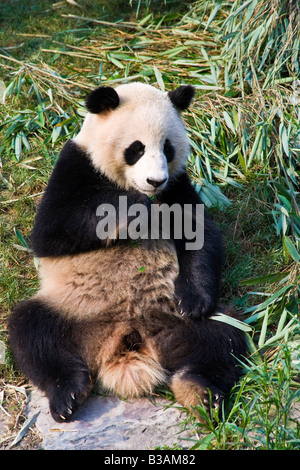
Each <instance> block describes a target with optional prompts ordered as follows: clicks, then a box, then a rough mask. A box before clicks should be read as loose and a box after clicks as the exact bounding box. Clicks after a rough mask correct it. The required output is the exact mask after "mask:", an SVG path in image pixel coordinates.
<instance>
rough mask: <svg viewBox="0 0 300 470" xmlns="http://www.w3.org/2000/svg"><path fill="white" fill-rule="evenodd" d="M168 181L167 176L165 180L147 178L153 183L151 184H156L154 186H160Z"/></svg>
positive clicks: (148, 181)
mask: <svg viewBox="0 0 300 470" xmlns="http://www.w3.org/2000/svg"><path fill="white" fill-rule="evenodd" d="M166 181H167V178H165V179H164V180H160V181H158V180H151V179H150V178H147V183H149V184H151V186H154V188H158V187H159V186H161V185H162V184H164V183H165V182H166Z"/></svg>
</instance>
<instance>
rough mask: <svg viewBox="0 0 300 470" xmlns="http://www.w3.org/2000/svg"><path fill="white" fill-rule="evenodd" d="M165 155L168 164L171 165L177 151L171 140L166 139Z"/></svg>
mask: <svg viewBox="0 0 300 470" xmlns="http://www.w3.org/2000/svg"><path fill="white" fill-rule="evenodd" d="M164 154H165V156H166V159H167V162H168V163H171V162H172V161H173V160H174V157H175V149H174V147H173V145H172V144H171V142H170V141H169V139H166V141H165V144H164Z"/></svg>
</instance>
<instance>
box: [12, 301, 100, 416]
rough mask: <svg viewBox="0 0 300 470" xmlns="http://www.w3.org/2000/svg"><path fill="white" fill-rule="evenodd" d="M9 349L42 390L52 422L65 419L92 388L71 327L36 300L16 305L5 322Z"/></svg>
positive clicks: (71, 325)
mask: <svg viewBox="0 0 300 470" xmlns="http://www.w3.org/2000/svg"><path fill="white" fill-rule="evenodd" d="M8 326H9V337H10V345H11V348H12V350H13V353H14V356H15V359H16V361H17V363H18V365H19V367H20V369H21V370H22V371H23V373H24V374H25V375H26V376H27V377H28V378H29V379H30V380H31V381H32V382H33V383H34V385H36V386H37V387H38V388H40V389H41V390H43V391H44V392H45V394H46V396H47V397H48V399H49V404H50V411H51V414H52V416H53V418H54V419H55V420H56V421H64V420H65V419H67V418H69V417H70V416H71V414H72V413H73V412H74V411H75V410H76V409H77V407H78V406H79V405H80V404H81V403H82V402H83V401H84V400H85V398H86V397H87V396H88V394H89V393H90V391H91V388H92V382H91V378H90V373H89V370H88V367H87V365H86V363H85V361H84V360H83V359H82V357H81V356H80V353H79V350H78V347H77V345H76V340H75V333H74V331H75V330H74V326H75V325H74V324H72V323H71V322H68V321H66V320H64V319H62V318H61V317H60V316H59V315H58V314H57V313H55V312H54V311H53V310H52V309H51V308H50V307H49V306H47V305H46V304H44V303H43V302H41V301H40V300H37V299H31V300H26V301H24V302H21V303H19V304H18V305H17V306H16V307H15V309H14V310H13V312H12V314H11V316H10V318H9V325H8Z"/></svg>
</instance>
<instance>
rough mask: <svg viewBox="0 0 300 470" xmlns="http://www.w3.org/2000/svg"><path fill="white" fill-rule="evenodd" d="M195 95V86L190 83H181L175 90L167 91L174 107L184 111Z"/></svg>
mask: <svg viewBox="0 0 300 470" xmlns="http://www.w3.org/2000/svg"><path fill="white" fill-rule="evenodd" d="M194 95H195V88H194V87H192V86H191V85H182V86H180V87H179V88H176V90H172V91H169V93H168V96H169V98H170V100H171V101H172V103H173V105H174V106H175V108H177V109H179V111H184V110H185V109H187V108H188V107H189V105H190V104H191V101H192V99H193V97H194Z"/></svg>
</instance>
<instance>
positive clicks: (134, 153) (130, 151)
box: [124, 140, 145, 166]
mask: <svg viewBox="0 0 300 470" xmlns="http://www.w3.org/2000/svg"><path fill="white" fill-rule="evenodd" d="M144 153H145V145H144V144H143V143H142V142H140V141H139V140H135V141H134V142H132V144H130V145H129V147H128V148H127V149H126V150H125V152H124V158H125V162H126V163H127V165H130V166H131V165H135V163H137V162H138V161H139V159H140V158H141V157H142V156H143V155H144Z"/></svg>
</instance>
